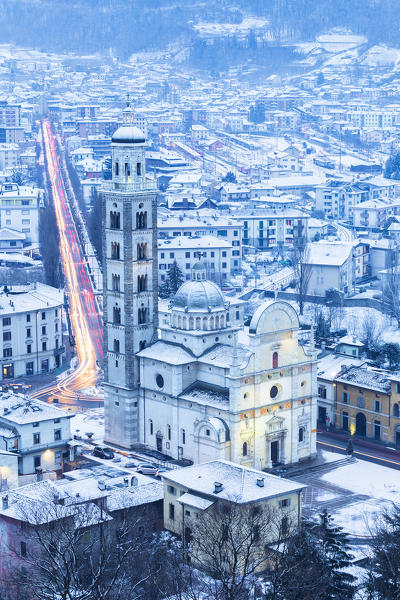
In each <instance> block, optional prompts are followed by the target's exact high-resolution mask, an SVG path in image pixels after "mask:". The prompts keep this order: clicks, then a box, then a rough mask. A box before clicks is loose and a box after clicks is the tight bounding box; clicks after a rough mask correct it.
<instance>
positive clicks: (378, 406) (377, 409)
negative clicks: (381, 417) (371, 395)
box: [375, 400, 382, 412]
mask: <svg viewBox="0 0 400 600" xmlns="http://www.w3.org/2000/svg"><path fill="white" fill-rule="evenodd" d="M381 410H382V405H381V401H380V400H375V412H381Z"/></svg>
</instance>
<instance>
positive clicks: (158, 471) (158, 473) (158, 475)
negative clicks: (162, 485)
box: [155, 467, 168, 479]
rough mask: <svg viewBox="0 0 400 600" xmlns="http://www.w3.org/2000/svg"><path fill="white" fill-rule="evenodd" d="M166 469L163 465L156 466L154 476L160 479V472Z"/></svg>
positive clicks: (164, 471)
mask: <svg viewBox="0 0 400 600" xmlns="http://www.w3.org/2000/svg"><path fill="white" fill-rule="evenodd" d="M167 471H168V469H166V468H165V467H158V468H157V473H156V475H155V476H156V477H157V479H161V473H166V472H167Z"/></svg>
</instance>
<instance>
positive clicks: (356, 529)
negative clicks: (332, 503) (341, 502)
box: [334, 499, 392, 537]
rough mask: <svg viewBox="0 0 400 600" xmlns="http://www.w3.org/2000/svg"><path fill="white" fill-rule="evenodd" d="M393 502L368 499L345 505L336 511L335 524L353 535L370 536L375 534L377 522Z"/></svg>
mask: <svg viewBox="0 0 400 600" xmlns="http://www.w3.org/2000/svg"><path fill="white" fill-rule="evenodd" d="M391 506H392V505H391V503H390V502H387V501H385V500H378V501H377V500H375V499H374V500H372V499H371V500H367V501H366V502H356V503H355V504H350V505H349V506H343V507H342V508H339V509H337V510H336V511H335V515H334V519H335V524H336V525H339V526H340V527H343V529H344V530H345V531H346V532H347V533H349V534H350V535H351V536H363V537H369V536H370V535H372V534H373V532H374V530H375V528H376V524H377V523H378V522H379V520H380V516H381V514H382V512H383V511H385V510H390V508H391Z"/></svg>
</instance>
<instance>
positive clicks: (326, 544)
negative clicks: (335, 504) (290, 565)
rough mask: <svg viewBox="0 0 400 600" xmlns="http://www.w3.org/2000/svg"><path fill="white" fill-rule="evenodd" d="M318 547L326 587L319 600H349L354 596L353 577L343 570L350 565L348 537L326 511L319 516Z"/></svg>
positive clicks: (350, 556)
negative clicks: (322, 559) (321, 556)
mask: <svg viewBox="0 0 400 600" xmlns="http://www.w3.org/2000/svg"><path fill="white" fill-rule="evenodd" d="M319 519H320V522H319V526H318V538H319V542H320V544H319V546H320V548H321V551H322V552H323V554H324V559H325V568H326V569H327V575H328V585H327V588H326V590H325V591H324V592H323V593H322V594H321V600H351V599H352V598H353V597H354V594H355V586H354V581H355V577H353V575H351V574H350V573H348V572H346V571H345V570H344V569H346V568H348V567H349V566H350V564H351V560H352V558H353V557H352V555H351V554H350V551H349V550H350V547H349V542H348V536H347V534H346V533H344V532H343V529H342V527H339V526H338V525H335V524H334V523H333V520H332V516H331V515H330V514H329V513H328V511H327V510H326V509H324V510H323V511H322V513H321V514H320V516H319Z"/></svg>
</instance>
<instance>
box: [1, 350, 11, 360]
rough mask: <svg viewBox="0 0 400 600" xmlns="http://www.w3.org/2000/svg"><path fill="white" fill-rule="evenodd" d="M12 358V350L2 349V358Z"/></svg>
mask: <svg viewBox="0 0 400 600" xmlns="http://www.w3.org/2000/svg"><path fill="white" fill-rule="evenodd" d="M10 356H12V348H3V357H4V358H9V357H10Z"/></svg>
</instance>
